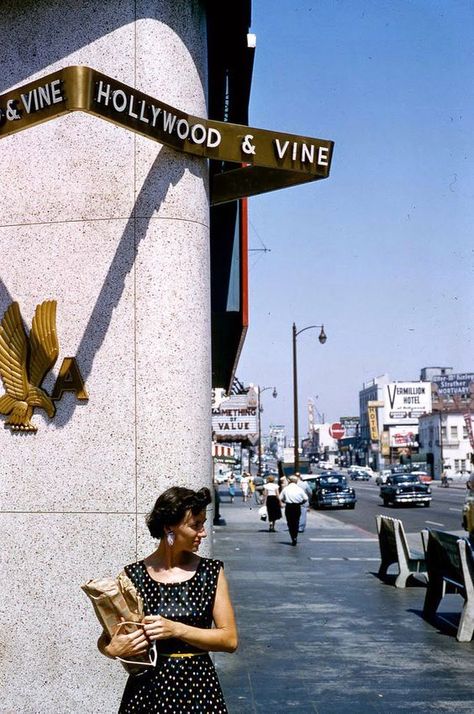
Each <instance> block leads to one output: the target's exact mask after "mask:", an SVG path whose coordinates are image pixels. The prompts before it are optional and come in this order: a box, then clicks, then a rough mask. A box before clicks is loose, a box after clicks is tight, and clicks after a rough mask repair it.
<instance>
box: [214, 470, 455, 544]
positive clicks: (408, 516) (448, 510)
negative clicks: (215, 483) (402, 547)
mask: <svg viewBox="0 0 474 714" xmlns="http://www.w3.org/2000/svg"><path fill="white" fill-rule="evenodd" d="M348 483H349V484H350V485H351V486H352V487H353V488H354V490H355V492H356V495H357V504H356V507H355V509H354V510H349V509H345V508H338V509H333V508H331V509H324V510H320V511H317V512H318V513H321V514H326V515H328V516H331V517H332V518H334V519H336V520H338V521H340V522H341V523H344V524H347V525H351V526H356V527H357V528H361V529H362V530H364V531H366V532H367V533H369V534H371V535H376V534H377V528H376V524H375V517H376V516H377V515H379V514H382V515H386V516H392V517H393V518H400V519H401V520H402V521H403V525H404V527H405V531H406V532H407V533H419V532H420V531H421V530H422V529H423V528H435V529H439V530H447V531H461V530H462V524H461V512H462V506H463V503H464V499H465V496H466V489H465V488H464V487H453V486H451V487H450V488H442V487H441V486H440V485H439V483H437V482H434V483H433V484H432V485H431V491H432V497H433V498H432V501H431V505H430V507H429V508H424V507H422V506H411V505H409V506H387V507H385V506H384V505H383V503H382V500H381V498H380V496H379V492H380V487H379V486H377V485H376V484H375V482H373V481H371V482H367V481H350V479H349V478H348ZM219 492H220V494H221V498H222V502H223V503H226V502H228V501H229V496H228V489H227V485H226V484H223V485H222V486H220V487H219ZM240 498H241V494H240V491H239V489H237V492H236V500H238V499H240ZM252 503H253V504H255V500H254V498H253V497H252V499H251V500H250V501H249V504H250V505H252ZM255 505H256V504H255ZM311 511H312V512H313V513H314V512H315V511H314V509H311ZM310 515H311V512H310Z"/></svg>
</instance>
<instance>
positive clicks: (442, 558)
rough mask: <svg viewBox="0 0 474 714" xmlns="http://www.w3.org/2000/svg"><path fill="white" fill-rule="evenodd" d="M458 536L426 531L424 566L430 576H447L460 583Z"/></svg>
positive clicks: (461, 576) (461, 580)
mask: <svg viewBox="0 0 474 714" xmlns="http://www.w3.org/2000/svg"><path fill="white" fill-rule="evenodd" d="M458 540H459V536H456V535H453V534H452V533H445V532H444V531H435V530H429V531H428V546H427V549H426V568H427V571H428V575H429V577H430V579H431V577H432V576H436V575H438V577H447V578H450V579H451V580H454V581H455V582H458V583H462V582H463V580H464V578H463V574H462V567H461V558H460V556H459V548H458V545H457V542H458Z"/></svg>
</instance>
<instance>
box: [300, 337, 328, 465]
mask: <svg viewBox="0 0 474 714" xmlns="http://www.w3.org/2000/svg"><path fill="white" fill-rule="evenodd" d="M314 329H321V332H320V333H319V337H318V339H319V341H320V343H321V344H322V345H324V343H325V342H326V340H327V336H326V333H325V332H324V325H309V326H308V327H303V329H302V330H297V329H296V325H295V323H293V413H294V433H295V446H294V471H295V473H297V472H298V471H299V470H300V454H299V449H298V447H299V433H298V369H297V363H296V338H297V337H298V335H301V333H302V332H306V330H314Z"/></svg>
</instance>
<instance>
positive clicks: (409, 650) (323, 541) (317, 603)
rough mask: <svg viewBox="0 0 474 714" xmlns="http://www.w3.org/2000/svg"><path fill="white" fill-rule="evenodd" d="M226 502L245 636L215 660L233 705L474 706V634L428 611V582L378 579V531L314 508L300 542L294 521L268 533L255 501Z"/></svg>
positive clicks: (263, 708) (326, 710) (272, 711)
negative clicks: (427, 617)
mask: <svg viewBox="0 0 474 714" xmlns="http://www.w3.org/2000/svg"><path fill="white" fill-rule="evenodd" d="M226 500H227V499H226V497H225V496H224V497H223V501H222V502H221V506H220V512H221V516H222V517H223V518H225V520H226V522H227V525H226V526H217V527H216V526H215V527H214V529H213V530H214V555H215V557H217V558H222V560H223V561H224V563H225V567H226V574H227V578H228V580H229V583H230V588H231V593H232V598H233V601H234V605H235V609H236V615H237V622H238V626H239V633H240V645H239V649H238V650H237V652H236V653H235V654H233V655H229V654H223V653H219V654H217V655H216V658H215V661H216V667H217V669H218V672H219V677H220V680H221V684H222V687H223V690H224V693H225V696H226V700H227V703H228V708H229V712H230V714H251V713H252V714H257V713H258V714H287V713H288V712H297V713H298V714H309V713H310V712H311V713H312V714H314V713H315V712H319V714H345V713H346V712H348V713H350V714H369V713H373V712H384V713H390V714H391V713H392V712H409V713H411V712H456V714H459V713H460V712H466V713H467V712H472V711H473V699H474V685H473V681H474V677H473V665H474V643H472V642H471V643H463V644H461V643H459V642H457V640H456V638H455V630H454V629H451V628H449V627H448V626H446V629H443V631H441V630H440V629H438V628H437V627H433V626H432V625H430V624H428V623H426V622H425V621H424V620H423V619H422V618H421V610H422V608H423V600H424V594H425V588H424V587H421V586H420V587H417V586H416V585H415V586H414V587H413V586H412V587H409V588H407V589H406V590H397V589H396V588H394V587H393V586H391V585H388V584H385V583H382V582H381V581H380V580H379V579H378V578H377V577H376V575H375V574H376V573H377V570H378V567H379V563H380V558H379V549H378V542H377V539H376V537H375V536H373V535H371V534H370V533H367V532H365V531H363V530H361V529H358V528H355V527H352V526H345V525H344V524H342V523H340V522H339V521H337V520H336V518H337V512H333V513H331V512H329V514H327V513H324V514H322V513H319V512H314V511H310V512H309V514H308V525H307V529H306V532H305V533H304V534H300V537H299V540H298V545H297V546H296V547H292V546H291V545H290V538H289V536H288V532H287V530H286V524H285V522H284V520H282V521H278V523H277V531H278V532H277V533H268V526H267V524H266V523H265V522H262V521H260V520H259V518H258V514H257V511H258V507H257V506H256V505H255V504H253V503H252V504H250V505H251V506H252V508H251V509H250V508H249V504H248V503H247V504H243V503H242V502H241V500H240V499H239V498H236V500H235V503H233V504H228V503H226ZM409 539H410V542H413V541H414V540H417V536H416V534H413V535H410V538H409ZM419 547H421V545H419ZM461 604H462V600H461V598H460V597H459V596H455V595H452V596H448V597H447V598H445V601H443V605H442V608H441V609H442V610H444V611H445V612H449V611H450V612H451V616H452V618H453V620H454V621H455V619H456V617H457V614H458V613H459V612H460V610H461Z"/></svg>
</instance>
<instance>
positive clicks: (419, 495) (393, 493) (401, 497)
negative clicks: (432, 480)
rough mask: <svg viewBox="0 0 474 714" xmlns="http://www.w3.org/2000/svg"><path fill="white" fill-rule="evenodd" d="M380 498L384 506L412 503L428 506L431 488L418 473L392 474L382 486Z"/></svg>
mask: <svg viewBox="0 0 474 714" xmlns="http://www.w3.org/2000/svg"><path fill="white" fill-rule="evenodd" d="M380 498H381V499H382V500H383V505H384V506H388V505H390V504H393V505H394V506H400V505H402V504H406V503H411V504H415V505H417V504H421V505H423V506H426V507H428V506H429V505H430V503H431V489H430V487H429V486H428V485H427V484H426V483H422V482H421V481H420V479H419V478H418V474H416V473H411V474H405V473H397V474H392V475H390V476H389V477H388V478H387V481H386V483H385V484H383V485H382V486H381V487H380Z"/></svg>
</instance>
